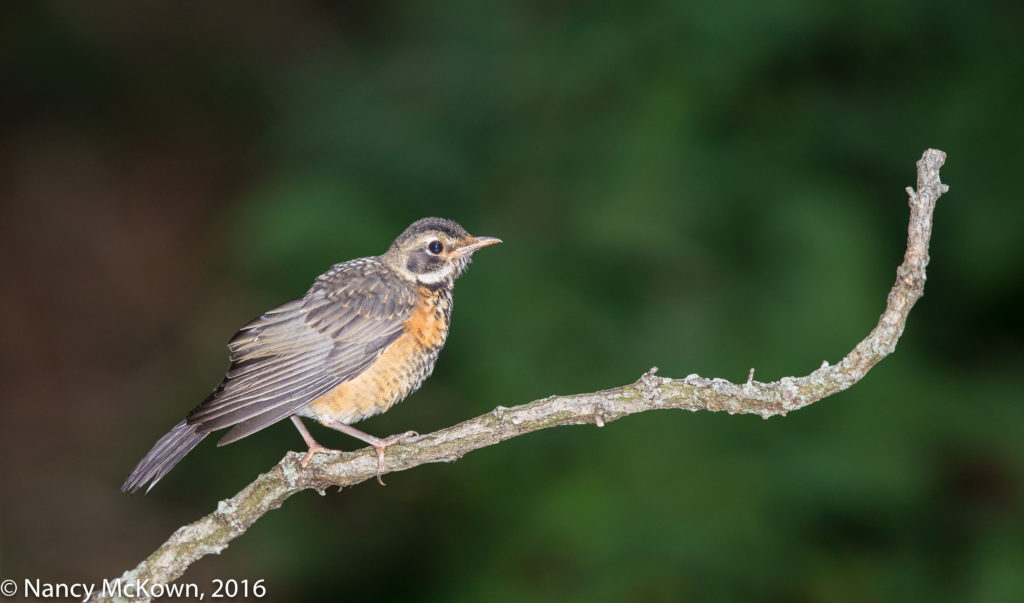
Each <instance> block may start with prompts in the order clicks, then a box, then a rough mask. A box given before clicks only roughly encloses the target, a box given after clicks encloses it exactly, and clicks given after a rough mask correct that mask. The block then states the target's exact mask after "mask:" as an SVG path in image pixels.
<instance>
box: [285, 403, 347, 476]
mask: <svg viewBox="0 0 1024 603" xmlns="http://www.w3.org/2000/svg"><path fill="white" fill-rule="evenodd" d="M292 423H295V429H298V430H299V435H301V436H302V439H303V440H306V446H309V450H308V451H307V452H306V456H304V457H302V467H303V468H306V467H307V466H308V465H309V461H310V460H311V459H312V458H313V455H314V454H316V453H318V452H341V451H340V450H333V449H331V448H324V447H323V446H321V445H320V443H319V442H317V441H316V440H314V439H313V436H312V435H310V433H309V430H308V429H306V426H305V425H304V424H303V423H302V419H300V418H299V415H292Z"/></svg>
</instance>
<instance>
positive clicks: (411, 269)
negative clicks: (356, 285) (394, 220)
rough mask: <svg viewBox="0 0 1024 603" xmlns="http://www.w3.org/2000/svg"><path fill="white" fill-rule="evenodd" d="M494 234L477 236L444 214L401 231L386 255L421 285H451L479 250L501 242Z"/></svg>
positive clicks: (402, 271) (391, 264) (403, 274)
mask: <svg viewBox="0 0 1024 603" xmlns="http://www.w3.org/2000/svg"><path fill="white" fill-rule="evenodd" d="M500 242H501V239H496V238H494V237H474V236H472V235H470V234H469V233H468V232H466V229H465V228H463V227H461V226H459V225H458V224H457V223H455V222H452V221H451V220H445V219H444V218H423V219H422V220H417V221H415V222H413V223H412V225H410V226H409V228H406V229H405V232H403V233H402V234H400V235H398V238H397V239H395V242H394V243H392V244H391V247H390V248H389V249H388V250H387V252H386V253H385V254H384V255H383V256H382V259H383V260H384V262H386V263H387V264H388V265H389V266H391V267H392V268H394V269H395V270H396V271H397V272H398V273H399V274H401V275H402V276H404V277H406V278H408V279H410V280H413V281H416V282H417V283H419V284H421V285H426V286H438V285H441V284H447V285H449V286H450V285H451V284H452V283H454V281H455V279H456V278H458V277H459V275H461V274H462V272H463V271H464V270H465V269H466V266H468V265H469V262H470V260H471V259H472V257H473V253H475V252H476V250H478V249H481V248H483V247H488V246H490V245H495V244H497V243H500Z"/></svg>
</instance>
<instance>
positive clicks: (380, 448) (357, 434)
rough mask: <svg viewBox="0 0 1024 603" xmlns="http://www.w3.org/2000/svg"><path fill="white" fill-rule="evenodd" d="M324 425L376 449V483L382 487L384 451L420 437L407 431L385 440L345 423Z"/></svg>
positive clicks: (333, 422) (413, 432)
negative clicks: (406, 440)
mask: <svg viewBox="0 0 1024 603" xmlns="http://www.w3.org/2000/svg"><path fill="white" fill-rule="evenodd" d="M324 425H327V426H328V427H330V428H331V429H337V430H338V431H340V432H341V433H345V434H348V435H350V436H352V437H353V438H358V439H360V440H362V441H364V442H366V443H367V444H369V445H370V446H373V447H374V448H376V449H377V482H378V483H380V485H382V486H383V485H384V480H383V479H381V477H380V476H381V474H382V473H384V449H385V448H387V447H388V446H391V445H392V444H397V443H399V442H401V441H402V440H405V439H408V438H411V437H414V436H418V435H420V434H418V433H416V432H415V431H407V432H405V433H398V434H395V435H393V436H388V437H386V438H378V437H375V436H372V435H370V434H368V433H366V432H363V431H359V430H358V429H356V428H355V427H352V426H351V425H346V424H345V423H339V422H335V421H332V422H330V423H324Z"/></svg>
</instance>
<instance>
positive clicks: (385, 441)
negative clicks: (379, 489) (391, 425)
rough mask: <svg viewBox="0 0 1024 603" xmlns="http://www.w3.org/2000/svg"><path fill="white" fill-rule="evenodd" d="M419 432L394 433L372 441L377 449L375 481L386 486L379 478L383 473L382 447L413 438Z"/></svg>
mask: <svg viewBox="0 0 1024 603" xmlns="http://www.w3.org/2000/svg"><path fill="white" fill-rule="evenodd" d="M418 435H420V434H418V433H416V432H415V431H407V432H405V433H399V434H395V435H393V436H388V437H386V438H381V439H379V440H378V441H377V442H375V443H373V444H372V446H373V447H374V448H375V449H376V450H377V483H378V484H380V485H382V486H386V485H387V484H385V483H384V480H383V479H381V475H382V474H383V473H384V449H385V448H387V447H388V446H391V445H392V444H397V443H399V442H401V441H403V440H407V439H409V438H414V437H416V436H418Z"/></svg>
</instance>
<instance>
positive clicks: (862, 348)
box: [93, 149, 948, 601]
mask: <svg viewBox="0 0 1024 603" xmlns="http://www.w3.org/2000/svg"><path fill="white" fill-rule="evenodd" d="M945 159H946V155H945V153H943V152H942V151H937V150H934V149H929V150H927V151H925V152H924V155H923V156H922V157H921V159H920V161H918V162H917V190H916V191H915V190H914V189H913V188H911V187H908V188H907V193H908V194H909V195H910V224H909V228H908V232H907V250H906V255H905V256H904V259H903V263H902V264H901V265H900V266H899V268H898V269H897V270H896V283H895V284H894V285H893V287H892V289H891V290H890V291H889V296H888V298H887V301H886V305H885V311H884V312H883V313H882V316H881V317H880V318H879V320H878V325H877V326H875V328H874V329H873V330H872V331H871V333H870V334H868V336H867V337H866V338H865V339H864V340H863V341H861V342H860V343H858V344H857V346H856V347H855V348H853V350H852V351H851V352H850V353H849V354H847V355H846V357H845V358H843V359H842V360H841V361H840V362H839V363H838V364H836V365H834V366H829V365H828V363H827V362H826V363H823V364H822V366H821V367H820V368H818V369H817V370H815V371H813V372H812V373H810V374H809V375H806V376H803V377H783V378H782V379H780V380H778V381H773V382H771V383H762V382H759V381H755V380H754V379H753V376H754V374H753V370H751V372H750V378H749V379H748V380H747V381H746V383H741V384H735V383H730V382H729V381H726V380H724V379H706V378H704V377H700V376H697V375H690V376H688V377H686V378H685V379H669V378H665V377H659V376H657V375H656V372H657V368H652V369H651V370H650V371H648V372H647V373H645V374H644V375H643V376H641V377H640V379H638V380H637V381H636V382H635V383H631V384H629V385H623V386H622V387H616V388H614V389H609V390H604V391H599V392H594V393H588V394H577V395H572V396H551V397H549V398H544V399H542V400H535V401H533V402H530V403H528V404H523V405H521V406H515V407H512V408H504V407H501V406H499V407H497V408H495V409H494V410H493V411H491V412H489V413H487V414H485V415H482V416H479V417H476V418H474V419H470V420H468V421H464V422H462V423H459V424H458V425H455V426H452V427H448V428H446V429H442V430H439V431H436V432H434V433H430V434H426V435H423V436H420V437H417V438H414V439H410V440H407V441H405V442H403V443H401V444H397V445H395V446H392V447H390V448H388V451H387V457H386V461H387V467H386V470H385V472H386V473H390V472H393V471H403V470H405V469H411V468H413V467H416V466H417V465H422V464H424V463H436V462H439V461H443V462H451V461H454V460H456V459H458V458H460V457H462V455H464V454H466V453H467V452H470V451H473V450H476V449H478V448H483V447H484V446H490V445H492V444H497V443H498V442H501V441H503V440H507V439H509V438H513V437H515V436H518V435H521V434H524V433H529V432H531V431H537V430H539V429H545V428H548V427H556V426H560V425H580V424H584V423H594V424H596V425H597V426H598V427H602V426H604V424H606V423H609V422H611V421H614V420H616V419H619V418H621V417H624V416H627V415H631V414H635V413H639V412H644V411H648V410H656V409H670V408H675V409H682V410H691V411H697V410H708V411H714V412H717V411H725V412H728V413H729V414H756V415H760V416H761V417H764V418H768V417H771V416H776V415H785V414H786V413H788V412H790V411H794V410H798V409H800V408H803V407H805V406H807V405H809V404H811V403H813V402H816V401H818V400H820V399H822V398H824V397H826V396H830V395H832V394H835V393H837V392H841V391H843V390H845V389H846V388H848V387H850V386H851V385H853V384H854V383H856V382H858V381H860V380H861V379H862V378H863V377H864V375H865V374H867V372H868V370H870V369H871V367H873V366H874V365H875V364H876V363H878V361H879V360H881V359H882V358H885V356H887V355H888V354H890V353H891V352H892V351H893V350H894V349H895V348H896V342H897V340H898V339H899V337H900V335H902V334H903V328H904V325H905V324H906V320H907V314H908V313H909V312H910V308H911V307H913V305H914V302H916V301H917V300H918V298H920V297H921V294H922V293H923V292H924V283H925V267H926V266H927V264H928V242H929V239H930V238H931V231H932V215H933V212H934V210H935V202H936V200H938V198H939V197H940V196H941V195H942V194H943V193H945V192H946V191H947V190H948V187H947V186H946V185H944V184H942V183H941V182H940V180H939V169H940V168H941V167H942V164H943V163H944V162H945ZM301 458H302V454H299V453H295V452H289V453H288V454H286V455H285V457H284V458H283V459H282V460H281V461H280V462H279V463H278V464H277V465H276V466H274V467H273V468H272V469H271V470H270V471H268V472H267V473H264V474H262V475H260V476H259V477H257V478H256V480H255V481H253V482H252V483H251V484H249V485H248V486H246V487H245V488H244V489H243V490H242V491H241V492H239V493H238V494H236V495H235V496H233V497H231V498H229V499H227V500H222V501H220V502H219V503H218V504H217V510H216V511H214V512H213V513H211V514H209V515H207V516H206V517H203V518H202V519H200V520H199V521H196V522H195V523H192V524H189V525H186V526H183V527H181V528H179V529H178V530H177V531H176V532H174V534H172V535H171V537H170V539H168V540H167V542H165V543H164V544H163V545H161V546H160V548H158V549H157V550H156V551H155V552H154V553H153V554H152V555H150V556H149V557H148V558H146V560H145V561H143V562H142V563H140V564H139V565H138V566H137V567H136V568H134V569H132V570H129V571H127V572H125V573H124V574H123V575H122V576H121V577H120V580H121V581H122V582H124V583H126V584H134V583H135V582H136V581H140V582H143V581H147V580H148V581H149V584H150V585H152V584H154V583H158V584H166V583H169V582H171V581H173V580H175V579H176V578H178V577H179V576H181V575H182V573H184V572H185V570H186V569H187V568H188V567H189V566H190V565H192V564H193V563H195V562H196V561H198V560H199V559H200V558H201V557H204V556H205V555H209V554H211V553H220V552H221V551H223V550H224V549H225V548H226V547H227V546H228V543H229V542H231V541H232V540H233V539H235V538H237V537H238V536H241V535H242V534H244V533H245V531H246V530H247V529H248V528H249V526H251V525H252V524H253V523H254V522H255V521H256V520H257V519H259V518H260V517H262V516H263V514H264V513H266V512H267V511H270V510H272V509H276V508H278V507H279V506H281V504H282V503H283V502H284V501H285V500H286V499H287V498H288V497H290V496H291V495H293V494H296V493H298V492H301V491H303V490H307V489H312V490H317V491H319V492H320V493H321V494H323V492H324V491H325V490H326V489H327V488H328V487H331V486H338V487H343V486H350V485H352V484H357V483H359V482H362V481H365V480H368V479H372V478H373V477H374V476H375V474H376V468H377V456H376V453H375V451H374V450H373V449H372V448H364V449H362V450H358V451H355V452H346V453H339V454H336V455H327V454H319V455H316V456H315V457H314V459H313V461H312V462H311V463H310V465H309V467H308V468H302V467H301V465H300V463H299V461H300V459H301ZM93 600H96V601H107V600H111V599H109V598H106V597H102V596H97V597H94V598H93Z"/></svg>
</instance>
